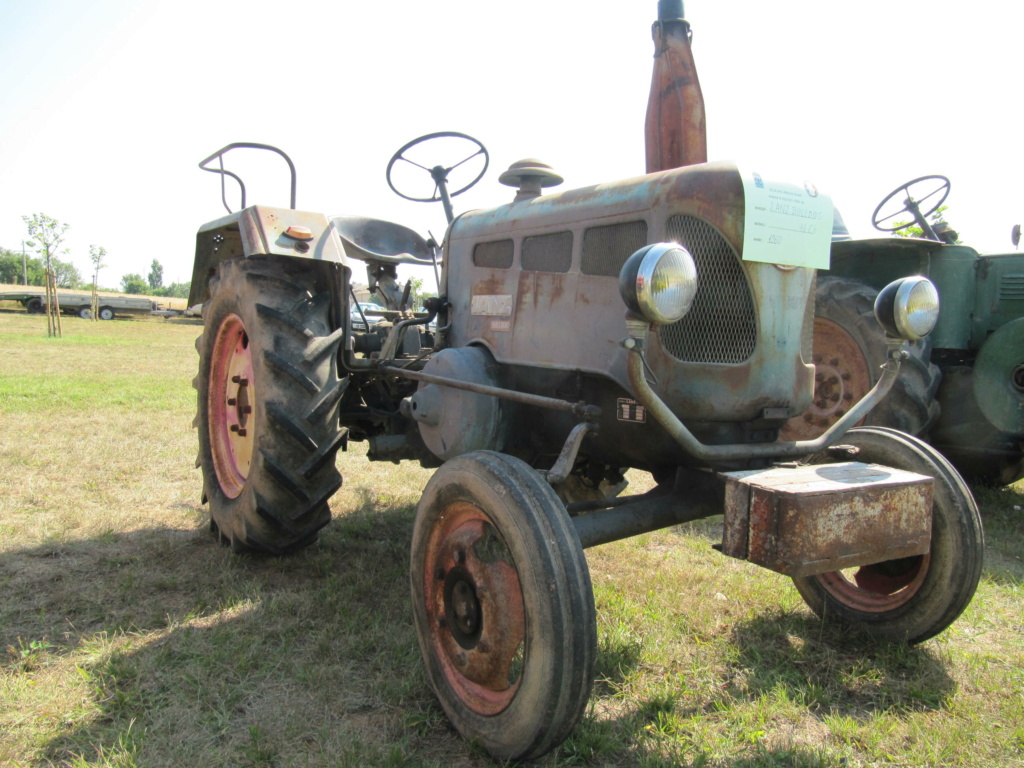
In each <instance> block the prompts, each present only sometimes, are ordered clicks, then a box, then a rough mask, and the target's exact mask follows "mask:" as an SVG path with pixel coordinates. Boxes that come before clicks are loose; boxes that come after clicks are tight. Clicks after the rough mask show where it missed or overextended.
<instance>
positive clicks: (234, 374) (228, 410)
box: [207, 315, 256, 499]
mask: <svg viewBox="0 0 1024 768" xmlns="http://www.w3.org/2000/svg"><path fill="white" fill-rule="evenodd" d="M211 354H212V358H211V361H210V386H209V395H208V397H207V402H208V409H209V410H208V415H209V430H210V447H211V453H212V454H213V466H214V469H215V470H216V473H217V481H218V483H219V484H220V488H221V491H223V492H224V495H225V496H227V497H228V498H230V499H234V498H237V497H238V495H239V494H240V493H241V492H242V489H243V488H244V487H245V480H246V478H247V477H248V476H249V466H250V464H251V463H252V453H253V446H254V444H255V436H254V434H253V429H252V424H251V421H252V418H251V416H252V406H253V403H255V402H256V397H255V393H254V391H253V376H252V354H251V352H250V351H249V335H248V334H247V333H246V331H245V325H244V324H243V323H242V319H241V318H240V317H239V316H238V315H228V316H227V317H225V318H224V321H223V322H222V323H221V324H220V327H219V328H218V329H217V336H216V338H215V339H214V342H213V352H212V353H211Z"/></svg>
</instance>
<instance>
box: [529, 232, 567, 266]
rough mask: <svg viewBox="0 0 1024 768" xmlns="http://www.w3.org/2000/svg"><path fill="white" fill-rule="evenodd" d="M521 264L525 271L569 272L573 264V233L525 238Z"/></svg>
mask: <svg viewBox="0 0 1024 768" xmlns="http://www.w3.org/2000/svg"><path fill="white" fill-rule="evenodd" d="M520 262H521V264H522V267H523V269H529V270H532V271H534V272H568V271H569V265H570V264H571V263H572V232H555V233H554V234H551V235H534V236H532V237H527V238H525V239H524V240H523V252H522V255H521V256H520Z"/></svg>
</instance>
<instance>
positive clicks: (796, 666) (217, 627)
mask: <svg viewBox="0 0 1024 768" xmlns="http://www.w3.org/2000/svg"><path fill="white" fill-rule="evenodd" d="M198 331H199V328H198V326H196V325H194V324H188V323H183V322H174V321H170V322H165V321H124V322H114V323H91V322H89V321H83V320H78V319H77V318H65V324H64V332H65V336H64V338H63V339H60V340H54V339H47V338H46V337H45V323H44V320H43V318H41V317H29V316H26V315H24V314H23V313H17V312H0V343H2V344H3V348H4V350H5V354H4V358H3V363H2V365H0V594H2V595H3V598H2V600H0V653H2V661H0V765H14V766H50V765H54V766H58V765H59V766H87V765H88V766H93V765H97V766H185V765H202V766H222V765H223V766H348V765H351V766H363V765H372V766H378V765H379V766H487V765H493V764H494V763H493V761H491V760H490V759H489V758H488V757H487V756H486V755H484V754H483V753H482V752H481V751H480V750H479V749H478V748H476V747H474V746H473V745H471V744H467V743H465V742H464V741H463V740H462V739H461V738H459V737H458V735H457V734H455V733H454V731H453V730H452V728H451V726H450V725H449V724H448V722H447V720H446V719H445V717H444V715H443V713H442V712H441V710H440V708H439V707H438V705H437V704H436V702H435V700H434V698H433V696H432V694H431V693H430V691H429V689H428V687H427V684H426V680H425V677H424V675H423V672H422V670H421V665H420V661H419V655H418V649H417V645H416V640H415V632H414V630H413V627H412V624H411V610H410V607H409V597H408V574H407V565H408V549H409V539H410V529H411V523H412V519H413V514H414V510H415V504H416V501H417V499H418V494H419V490H420V489H421V488H422V486H423V484H424V483H425V482H426V479H427V477H428V476H429V474H428V473H427V472H426V471H424V470H421V469H419V468H417V467H415V466H406V465H403V466H401V467H394V466H393V465H378V464H371V463H368V462H366V461H365V458H364V456H363V455H362V451H360V450H359V446H353V450H352V451H351V452H350V453H348V454H345V455H343V456H341V457H340V458H339V463H340V465H341V468H342V471H343V473H344V475H345V486H344V487H343V489H342V491H341V492H340V493H339V494H338V495H337V496H336V497H335V499H334V501H333V503H332V507H333V508H334V512H335V520H334V521H333V522H332V524H331V526H329V527H328V528H327V529H326V531H325V532H324V535H323V536H322V537H321V540H320V542H319V543H318V544H317V545H316V546H314V547H313V548H311V549H310V550H307V551H305V552H303V553H301V554H299V555H296V556H294V557H290V558H285V559H272V558H262V557H253V556H233V555H231V554H230V553H229V552H228V551H227V550H226V549H224V548H221V547H220V546H218V545H217V543H216V542H215V540H214V538H213V537H212V536H211V535H210V534H209V531H208V525H207V519H206V515H205V512H204V510H203V508H202V507H201V506H200V505H199V477H198V473H197V470H195V469H194V468H193V464H194V456H195V445H196V443H195V436H194V433H193V431H192V429H191V421H192V416H193V410H194V407H195V401H194V391H193V390H192V388H191V386H190V382H191V378H192V376H193V371H194V367H195V363H196V355H195V351H194V348H193V340H194V338H195V336H196V335H197V333H198ZM978 498H979V502H980V503H981V506H982V510H983V514H984V517H985V524H986V535H987V547H988V551H987V553H986V556H987V563H986V568H985V574H984V577H983V581H982V584H981V587H980V589H979V591H978V595H977V597H976V598H975V600H974V602H973V603H972V605H971V606H970V607H969V609H968V610H967V612H966V613H965V615H964V616H963V617H962V618H961V619H960V620H959V621H958V622H957V623H956V624H955V625H954V626H953V627H952V628H951V629H950V630H948V631H947V632H945V633H944V634H943V635H941V636H940V637H938V638H936V639H934V640H931V641H929V642H927V643H925V644H923V645H921V646H918V647H914V648H906V647H903V646H900V645H891V644H883V643H878V642H876V641H872V640H870V639H867V638H864V637H859V636H854V635H849V634H847V633H840V632H836V631H834V630H833V629H831V628H830V627H827V626H823V625H821V623H820V622H818V621H817V620H816V619H815V617H814V616H813V615H812V614H811V613H810V612H809V611H807V610H806V609H805V608H804V606H803V604H802V602H801V601H800V598H799V596H798V595H797V593H796V591H795V590H794V589H793V588H792V587H791V585H790V584H789V582H788V581H787V580H785V579H784V578H782V577H780V576H777V575H775V574H771V573H768V572H766V571H762V570H759V569H757V568H754V567H752V566H749V565H747V564H745V563H742V562H738V561H733V560H730V559H727V558H723V557H722V556H721V555H718V554H717V553H715V552H713V551H712V550H711V548H710V545H711V544H712V543H714V542H716V541H718V540H719V537H720V527H721V526H720V521H716V520H710V521H703V522H700V523H695V524H692V525H689V526H685V527H683V528H681V529H678V530H673V531H665V532H660V533H656V534H651V535H647V536H642V537H638V538H635V539H630V540H627V541H624V542H620V543H617V544H612V545H606V546H603V547H598V548H595V549H592V550H589V551H588V553H587V559H588V562H589V564H590V568H591V573H592V577H593V581H594V587H595V598H596V601H597V605H598V625H599V643H600V654H599V658H598V670H597V672H598V674H597V681H596V683H595V688H594V694H593V696H592V699H591V704H590V707H589V709H588V712H587V714H586V716H585V717H584V720H583V722H582V723H581V724H580V726H579V727H578V728H577V730H576V731H575V732H574V734H573V735H572V736H571V738H570V739H569V740H568V741H566V743H565V744H564V745H563V746H562V747H561V748H560V749H559V750H557V751H556V752H555V753H553V754H551V755H549V756H547V757H545V758H543V759H542V760H539V761H537V764H539V765H543V766H562V765H585V766H647V767H654V766H741V767H742V768H754V767H755V766H757V767H767V766H808V767H811V766H815V767H817V766H897V765H898V766H917V765H962V766H992V765H1024V619H1022V615H1024V614H1022V607H1024V593H1022V587H1021V584H1022V580H1024V562H1022V560H1021V542H1022V541H1024V512H1022V510H1021V509H1020V507H1022V506H1024V484H1018V485H1017V486H1016V487H1015V488H1013V489H998V490H996V489H978ZM1015 507H1016V508H1015Z"/></svg>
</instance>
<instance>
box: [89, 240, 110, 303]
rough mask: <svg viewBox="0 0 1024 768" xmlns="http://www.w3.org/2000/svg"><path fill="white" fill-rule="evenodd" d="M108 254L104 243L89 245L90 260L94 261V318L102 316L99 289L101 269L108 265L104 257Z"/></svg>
mask: <svg viewBox="0 0 1024 768" xmlns="http://www.w3.org/2000/svg"><path fill="white" fill-rule="evenodd" d="M106 255H107V249H106V248H104V247H103V246H102V245H90V246H89V261H91V262H92V319H93V320H99V317H100V295H99V293H97V291H98V290H99V288H100V270H101V269H102V268H103V267H105V266H106V264H104V263H103V257H104V256H106Z"/></svg>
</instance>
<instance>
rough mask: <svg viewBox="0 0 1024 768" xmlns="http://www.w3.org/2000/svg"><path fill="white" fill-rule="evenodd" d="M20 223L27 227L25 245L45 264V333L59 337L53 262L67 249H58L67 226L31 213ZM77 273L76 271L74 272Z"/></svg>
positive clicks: (42, 214) (58, 316)
mask: <svg viewBox="0 0 1024 768" xmlns="http://www.w3.org/2000/svg"><path fill="white" fill-rule="evenodd" d="M21 219H22V221H24V222H25V225H26V226H27V227H28V236H29V237H30V238H31V240H26V241H25V245H27V246H29V247H30V248H35V249H36V253H38V254H39V255H40V256H41V257H43V260H44V261H45V262H46V275H47V279H46V332H47V335H49V336H60V335H61V324H60V305H59V303H58V301H57V286H56V281H55V280H54V277H53V260H54V259H55V257H56V255H57V254H58V253H67V252H68V249H67V248H64V249H63V250H61V249H60V244H61V243H63V242H64V235H65V234H66V233H67V231H68V226H69V225H68V224H62V223H61V222H59V221H57V220H56V219H54V218H51V217H50V216H47V215H46V214H45V213H33V214H32V215H31V216H22V217H21ZM75 272H76V273H77V270H75Z"/></svg>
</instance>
